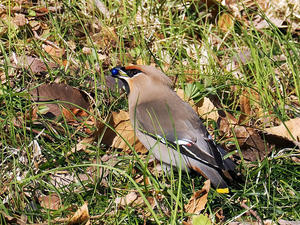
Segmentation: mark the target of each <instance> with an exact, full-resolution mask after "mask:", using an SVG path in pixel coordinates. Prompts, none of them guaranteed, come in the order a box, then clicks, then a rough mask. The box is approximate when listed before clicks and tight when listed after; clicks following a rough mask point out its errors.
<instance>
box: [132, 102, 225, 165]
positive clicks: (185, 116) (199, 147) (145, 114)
mask: <svg viewBox="0 0 300 225" xmlns="http://www.w3.org/2000/svg"><path fill="white" fill-rule="evenodd" d="M178 98H179V97H178ZM176 103H177V104H176V105H171V106H170V105H168V103H167V102H165V101H163V100H159V101H155V102H147V103H142V104H139V105H137V107H136V109H135V110H136V114H135V115H136V116H135V118H136V122H137V123H136V124H137V128H138V129H139V130H140V131H141V132H143V133H145V134H147V135H149V136H151V137H153V138H156V139H157V140H158V141H160V142H162V143H164V144H168V145H170V146H171V147H173V148H174V149H177V144H178V146H179V150H180V152H181V153H182V154H184V155H186V156H188V157H190V158H193V159H196V160H198V161H200V162H202V163H204V164H206V165H209V166H211V167H214V168H215V169H224V163H223V159H222V157H223V156H224V153H223V152H221V151H220V149H218V147H217V146H216V145H215V144H214V142H213V140H212V139H211V138H210V136H208V132H207V131H206V129H205V127H204V126H203V124H202V123H201V121H200V119H199V118H198V116H197V114H196V113H195V112H194V110H193V109H192V108H191V107H190V106H189V105H188V104H187V103H185V102H183V101H178V102H176ZM175 107H177V108H175ZM189 107H190V108H189ZM180 118H182V119H180ZM223 151H224V150H223Z"/></svg>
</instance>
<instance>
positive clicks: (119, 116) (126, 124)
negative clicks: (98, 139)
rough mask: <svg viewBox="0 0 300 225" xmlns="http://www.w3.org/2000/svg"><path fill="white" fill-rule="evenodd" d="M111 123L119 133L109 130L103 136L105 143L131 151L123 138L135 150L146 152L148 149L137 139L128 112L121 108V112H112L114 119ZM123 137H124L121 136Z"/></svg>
mask: <svg viewBox="0 0 300 225" xmlns="http://www.w3.org/2000/svg"><path fill="white" fill-rule="evenodd" d="M110 125H111V126H112V127H114V128H115V130H116V131H117V132H118V133H119V134H118V135H117V134H116V133H114V132H113V131H111V130H110V129H109V130H107V132H106V133H105V135H104V137H103V143H105V144H107V145H111V146H112V147H113V148H120V149H123V150H124V151H130V147H129V146H128V145H127V144H126V142H125V141H124V140H123V138H124V139H125V140H126V141H127V142H128V143H129V144H130V145H132V146H133V147H134V149H135V151H136V152H138V153H141V154H146V153H147V152H148V150H147V149H146V148H145V147H144V145H143V144H142V143H141V142H140V141H139V140H138V139H137V137H136V136H135V134H134V130H133V128H132V126H131V122H130V119H129V114H128V112H125V111H123V110H121V111H120V112H112V120H111V121H110ZM121 137H123V138H121Z"/></svg>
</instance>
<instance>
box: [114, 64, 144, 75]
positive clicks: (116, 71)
mask: <svg viewBox="0 0 300 225" xmlns="http://www.w3.org/2000/svg"><path fill="white" fill-rule="evenodd" d="M120 70H122V71H123V72H124V73H126V74H127V76H128V77H133V76H135V75H136V74H138V73H141V72H142V71H140V70H138V69H129V70H126V69H125V67H120V66H116V67H115V68H113V69H112V70H111V71H110V72H111V74H112V76H113V77H118V75H120Z"/></svg>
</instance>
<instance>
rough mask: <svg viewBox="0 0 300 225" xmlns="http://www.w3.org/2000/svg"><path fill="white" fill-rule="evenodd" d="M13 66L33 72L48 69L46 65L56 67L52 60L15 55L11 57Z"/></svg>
mask: <svg viewBox="0 0 300 225" xmlns="http://www.w3.org/2000/svg"><path fill="white" fill-rule="evenodd" d="M12 59H13V66H15V67H16V68H24V69H27V70H29V71H31V72H32V73H33V74H37V73H41V72H45V71H48V69H47V66H48V67H49V68H50V69H51V68H55V67H57V64H55V63H53V62H44V61H42V60H41V59H38V58H34V57H32V56H26V55H25V56H15V57H12Z"/></svg>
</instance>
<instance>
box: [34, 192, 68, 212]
mask: <svg viewBox="0 0 300 225" xmlns="http://www.w3.org/2000/svg"><path fill="white" fill-rule="evenodd" d="M39 202H40V205H41V206H42V207H43V208H45V209H51V210H58V209H60V208H61V207H63V205H62V204H61V200H60V198H59V196H58V195H57V194H56V193H52V194H50V195H46V196H41V197H39Z"/></svg>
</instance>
